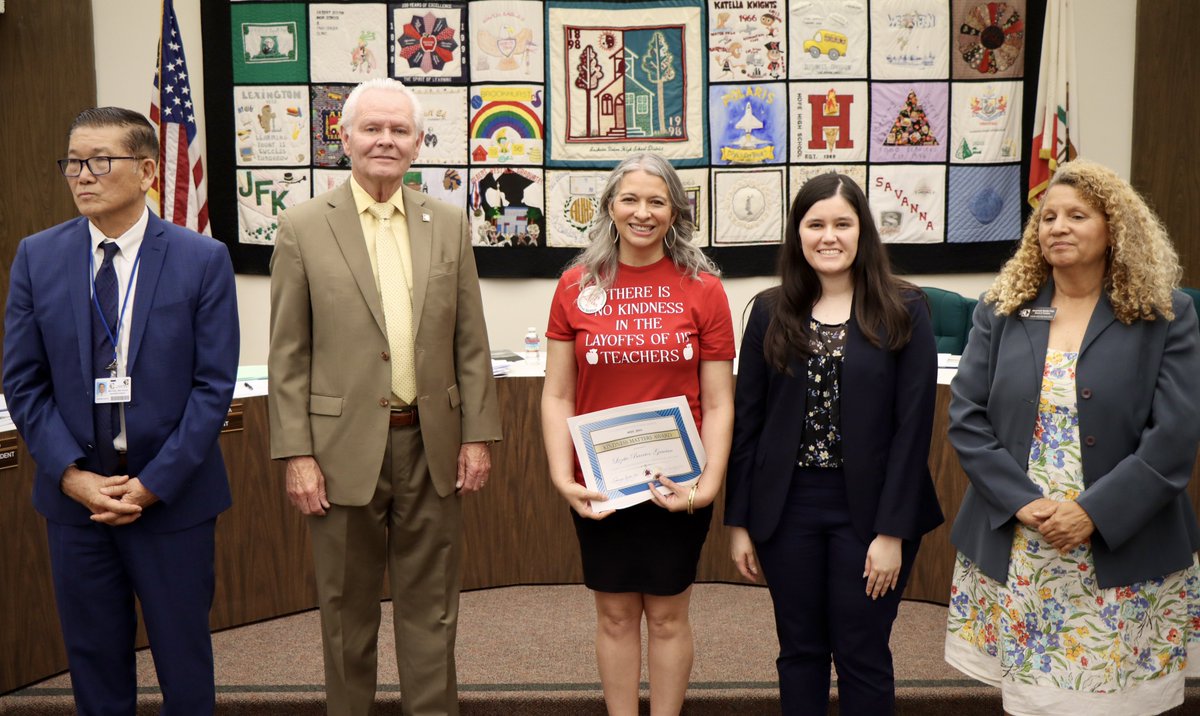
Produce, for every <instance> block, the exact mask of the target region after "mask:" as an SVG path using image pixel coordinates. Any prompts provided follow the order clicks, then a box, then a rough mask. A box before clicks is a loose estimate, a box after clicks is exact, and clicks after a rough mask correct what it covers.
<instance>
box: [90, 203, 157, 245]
mask: <svg viewBox="0 0 1200 716" xmlns="http://www.w3.org/2000/svg"><path fill="white" fill-rule="evenodd" d="M149 223H150V209H149V208H147V207H142V215H141V217H139V218H138V220H137V221H135V222H134V223H133V226H131V227H129V230H128V231H126V232H125V233H123V234H121V235H120V236H116V237H113V236H105V235H104V232H102V231H100V229H98V228H96V225H95V224H93V223H92V222H90V221H89V222H88V231H89V232H91V235H92V251H93V252H95V251H97V250H99V248H100V244H101V243H103V242H105V241H115V242H117V247H118V248H119V249H120V253H121V255H122V256H127V257H132V256H136V255H137V252H138V249H140V248H141V246H142V237H144V236H145V235H146V226H147V225H149Z"/></svg>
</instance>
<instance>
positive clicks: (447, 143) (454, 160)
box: [412, 87, 467, 166]
mask: <svg viewBox="0 0 1200 716" xmlns="http://www.w3.org/2000/svg"><path fill="white" fill-rule="evenodd" d="M412 91H413V94H415V95H416V96H417V98H418V99H419V100H420V101H421V112H422V113H423V114H424V116H425V139H424V145H423V146H422V147H421V153H420V155H419V156H418V157H417V160H416V161H417V163H419V164H453V165H460V166H461V165H465V164H466V163H467V88H466V87H413V88H412Z"/></svg>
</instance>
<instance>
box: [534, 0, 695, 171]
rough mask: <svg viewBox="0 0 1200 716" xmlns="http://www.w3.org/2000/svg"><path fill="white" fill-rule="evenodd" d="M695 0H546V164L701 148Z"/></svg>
mask: <svg viewBox="0 0 1200 716" xmlns="http://www.w3.org/2000/svg"><path fill="white" fill-rule="evenodd" d="M704 11H705V8H704V7H703V6H702V5H701V4H700V2H698V0H665V1H664V2H656V3H638V2H629V3H617V2H602V3H582V4H577V3H571V4H567V3H565V2H551V3H550V4H549V9H548V10H547V17H548V22H547V28H548V29H547V32H548V36H549V41H548V45H549V52H548V58H550V59H549V60H548V62H549V78H550V79H549V87H548V91H549V100H550V102H549V104H550V121H549V122H548V125H549V129H550V151H549V164H550V165H552V166H562V165H563V164H564V163H570V162H575V163H578V162H593V163H594V162H607V163H612V162H614V161H619V160H620V159H622V158H624V157H625V156H628V155H629V154H630V153H633V152H641V151H655V152H659V153H661V154H663V155H664V156H665V157H667V158H668V159H671V160H675V161H677V162H680V163H685V164H686V163H691V164H703V163H704V160H705V157H706V151H705V150H706V149H707V145H706V142H705V127H704V121H703V112H704V62H705V59H704V54H703V43H702V40H701V38H702V37H703V28H704Z"/></svg>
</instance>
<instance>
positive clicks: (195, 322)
mask: <svg viewBox="0 0 1200 716" xmlns="http://www.w3.org/2000/svg"><path fill="white" fill-rule="evenodd" d="M90 246H91V236H90V234H89V231H88V220H87V219H86V218H83V217H79V218H75V219H72V220H70V221H67V222H65V223H63V224H59V225H58V226H55V227H53V228H50V229H47V230H45V231H42V232H40V233H37V234H34V235H33V236H29V237H27V238H25V239H24V240H23V241H21V244H20V246H18V248H17V256H16V258H15V259H14V261H13V266H12V276H11V283H10V286H9V295H8V307H7V310H6V312H5V322H4V327H5V333H4V392H5V397H6V399H7V401H8V408H9V411H10V412H11V413H12V417H13V421H14V422H15V423H16V425H17V429H18V430H19V431H20V433H21V436H22V437H23V438H24V439H25V442H26V444H27V445H28V446H29V451H30V453H31V454H32V455H33V459H34V462H35V463H37V479H36V480H35V482H34V488H33V504H34V506H35V507H36V508H37V510H38V512H40V513H41V514H42V515H44V516H45V517H46V519H48V520H51V521H53V522H57V523H63V524H76V525H87V524H92V523H91V522H90V520H89V519H88V517H89V515H90V513H89V512H88V510H87V508H85V507H84V506H83V505H80V504H79V503H77V502H75V501H74V500H72V499H71V498H69V497H67V496H66V495H64V494H63V493H62V491H61V490H60V489H59V480H60V478H61V477H62V473H63V471H64V470H66V468H67V467H68V466H69V465H71V464H72V463H74V464H76V465H77V466H78V467H80V468H81V469H84V470H95V469H96V466H97V464H98V456H97V453H96V447H95V445H96V438H95V429H94V426H93V424H92V422H93V421H92V391H93V389H94V387H93V377H92V349H91V331H92V328H91V326H92V324H91V311H93V310H95V309H94V308H93V304H92V300H91V278H90V276H89V271H90V269H89V265H88V254H89V252H90V250H91V248H90ZM136 281H137V293H136V295H135V296H134V299H133V307H132V318H131V319H130V318H127V319H126V320H131V321H132V322H131V324H130V328H131V333H130V340H129V356H128V361H127V362H128V367H127V370H126V373H127V374H128V375H129V376H131V377H132V379H133V395H132V400H131V401H130V402H129V403H126V404H125V429H126V433H125V434H126V437H127V439H128V454H127V459H128V462H129V474H130V475H132V476H135V477H138V478H139V479H140V480H141V481H142V483H143V484H144V485H145V486H146V488H147V489H148V490H150V491H151V492H153V493H154V494H155V495H157V496H158V498H159V500H160V502H158V503H156V504H154V505H151V506H150V507H149V508H147V509H146V510H145V511H144V512H143V514H142V517H141V518H139V522H142V523H143V524H144V526H145V527H146V529H149V530H152V531H157V532H169V531H174V530H180V529H185V528H187V527H191V526H194V525H196V524H199V523H200V522H202V521H204V520H207V519H211V518H212V517H215V516H216V515H217V514H219V513H220V512H221V511H223V510H225V509H226V508H227V507H229V505H230V502H231V500H230V493H229V483H228V480H227V478H226V475H225V463H224V461H223V460H222V459H221V451H220V447H219V446H218V444H217V437H218V436H219V435H220V432H221V427H222V425H223V423H224V420H225V415H226V413H227V412H228V410H229V403H230V400H231V399H232V397H233V386H234V383H235V381H236V379H237V364H238V315H237V298H236V294H235V289H234V275H233V265H232V263H231V262H230V260H229V251H228V250H227V249H226V248H225V245H224V244H222V243H220V242H219V241H215V240H213V239H210V238H207V237H204V236H201V235H199V234H197V233H195V232H194V231H189V230H188V229H185V228H182V227H179V226H176V225H174V224H170V223H166V222H164V221H162V220H161V219H159V218H158V217H156V216H155V215H154V214H153V213H151V214H150V221H149V224H148V225H147V227H146V233H145V236H144V238H143V239H142V247H141V262H140V264H139V265H138V270H137V278H136Z"/></svg>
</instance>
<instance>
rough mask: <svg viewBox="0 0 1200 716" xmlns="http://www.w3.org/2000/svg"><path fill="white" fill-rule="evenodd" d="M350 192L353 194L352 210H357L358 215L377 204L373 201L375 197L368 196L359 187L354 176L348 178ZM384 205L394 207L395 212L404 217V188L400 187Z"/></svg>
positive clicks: (365, 191)
mask: <svg viewBox="0 0 1200 716" xmlns="http://www.w3.org/2000/svg"><path fill="white" fill-rule="evenodd" d="M350 192H351V193H353V194H354V208H355V209H357V210H358V213H360V214H361V213H363V212H364V211H366V210H367V209H368V208H370V207H371V206H373V205H375V204H378V203H379V202H377V201H375V197H373V196H371V195H370V194H368V193H367V190H366V189H363V188H362V186H361V185H359V183H358V180H356V179H355V178H354V175H351V176H350ZM384 203H385V204H391V205H392V206H394V207H396V212H397V213H398V214H400V215H401V216H404V215H405V214H404V186H403V185H401V186H400V188H399V189H397V190H396V193H395V194H392V195H391V196H390V197H389V198H388V200H387V201H386V202H384Z"/></svg>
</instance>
